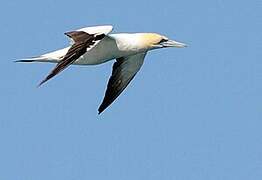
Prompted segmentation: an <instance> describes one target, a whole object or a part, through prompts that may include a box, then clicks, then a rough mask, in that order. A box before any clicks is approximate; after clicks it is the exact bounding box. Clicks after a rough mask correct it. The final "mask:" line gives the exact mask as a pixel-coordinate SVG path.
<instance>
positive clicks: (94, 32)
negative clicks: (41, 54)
mask: <svg viewBox="0 0 262 180" xmlns="http://www.w3.org/2000/svg"><path fill="white" fill-rule="evenodd" d="M111 31H112V26H96V27H87V28H82V29H79V30H76V31H71V32H67V33H65V35H67V36H68V37H69V38H71V40H72V42H73V44H72V46H71V47H70V48H69V50H68V51H67V53H66V55H65V56H64V57H63V58H62V59H61V60H60V61H59V62H58V63H57V65H56V66H55V68H54V69H53V70H52V71H51V72H50V73H49V74H48V75H47V77H46V78H45V79H44V80H43V81H41V82H40V84H39V86H40V85H42V84H43V83H45V82H46V81H48V80H49V79H51V78H52V77H54V76H55V75H57V74H58V73H59V72H61V71H63V70H64V69H65V68H66V67H68V66H69V65H71V64H72V63H73V62H75V61H76V60H77V59H78V58H79V57H80V56H82V55H83V54H85V53H86V52H87V51H89V50H90V49H92V48H93V47H94V46H96V44H97V43H99V42H100V40H101V39H103V38H104V37H105V36H106V35H107V34H108V33H109V32H111Z"/></svg>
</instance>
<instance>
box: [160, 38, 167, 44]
mask: <svg viewBox="0 0 262 180" xmlns="http://www.w3.org/2000/svg"><path fill="white" fill-rule="evenodd" d="M167 41H168V39H161V41H160V42H159V44H161V43H163V42H167Z"/></svg>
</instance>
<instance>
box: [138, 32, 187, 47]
mask: <svg viewBox="0 0 262 180" xmlns="http://www.w3.org/2000/svg"><path fill="white" fill-rule="evenodd" d="M139 35H140V38H139V39H140V43H141V45H142V46H143V47H145V48H147V49H157V48H165V47H180V48H182V47H186V44H184V43H180V42H176V41H173V40H169V39H168V38H167V37H165V36H163V35H160V34H157V33H140V34H139Z"/></svg>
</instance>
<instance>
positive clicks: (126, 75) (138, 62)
mask: <svg viewBox="0 0 262 180" xmlns="http://www.w3.org/2000/svg"><path fill="white" fill-rule="evenodd" d="M145 55H146V53H140V54H136V55H133V56H129V57H123V58H119V59H116V62H115V63H114V65H113V71H112V75H111V77H110V79H109V81H108V84H107V89H106V93H105V97H104V99H103V102H102V104H101V105H100V107H99V109H98V112H99V114H100V113H101V112H103V111H104V110H105V109H106V108H107V107H108V106H109V105H110V104H111V103H112V102H113V101H114V100H115V99H116V98H117V97H118V96H119V95H120V94H121V92H123V90H124V89H125V88H126V87H127V85H128V84H129V83H130V82H131V80H132V79H133V78H134V77H135V75H136V73H137V72H138V71H139V69H140V68H141V66H142V64H143V62H144V58H145Z"/></svg>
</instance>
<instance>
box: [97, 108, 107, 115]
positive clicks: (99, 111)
mask: <svg viewBox="0 0 262 180" xmlns="http://www.w3.org/2000/svg"><path fill="white" fill-rule="evenodd" d="M104 110H105V108H104V107H103V106H100V107H99V108H98V115H100V114H101V113H102V112H103V111H104Z"/></svg>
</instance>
